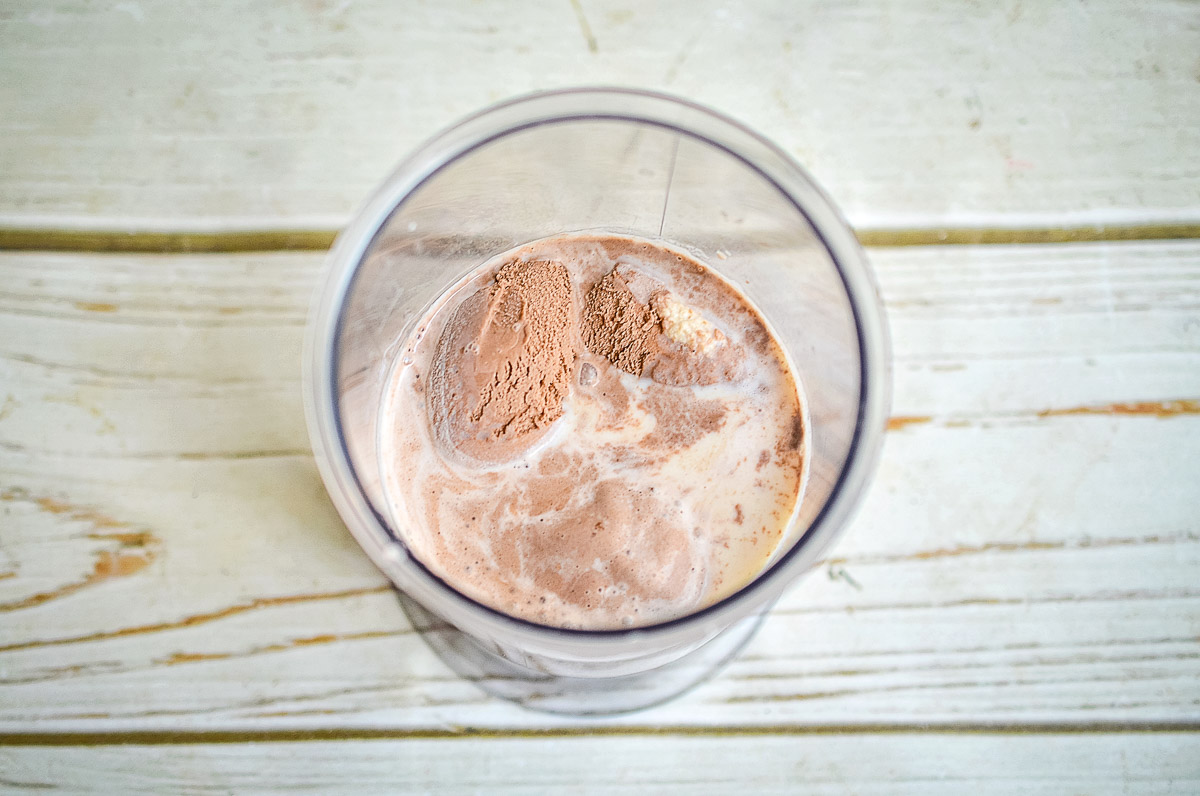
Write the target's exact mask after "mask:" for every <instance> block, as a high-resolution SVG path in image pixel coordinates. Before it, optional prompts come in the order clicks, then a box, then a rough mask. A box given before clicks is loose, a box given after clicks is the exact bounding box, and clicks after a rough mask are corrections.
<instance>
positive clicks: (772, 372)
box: [380, 235, 806, 629]
mask: <svg viewBox="0 0 1200 796" xmlns="http://www.w3.org/2000/svg"><path fill="white" fill-rule="evenodd" d="M382 411H383V413H384V416H383V422H382V423H381V424H380V427H381V429H382V432H381V434H382V437H381V439H380V451H381V452H382V458H383V481H384V489H385V492H386V495H387V500H388V504H389V509H390V511H391V513H392V519H393V521H394V523H395V526H396V527H397V528H398V529H400V532H401V534H402V536H403V538H404V540H405V542H406V543H407V544H408V545H409V547H410V548H411V550H412V551H413V553H414V554H415V555H416V556H417V558H418V559H420V560H421V561H422V562H423V563H424V564H425V565H426V566H427V567H429V569H430V570H432V571H433V572H434V573H435V574H437V575H439V576H440V577H442V578H443V579H444V580H445V581H446V582H447V583H449V584H450V585H452V586H453V587H454V588H456V589H458V590H459V591H461V592H462V593H464V594H466V595H468V596H470V597H472V598H474V599H476V600H478V601H479V602H482V603H485V604H487V605H490V606H492V607H494V608H496V609H498V610H500V611H503V612H505V613H508V614H512V615H514V616H518V617H522V618H524V619H528V620H530V621H533V622H538V623H541V624H546V625H553V626H557V627H573V628H588V629H611V628H621V627H631V626H638V625H645V624H652V623H656V622H661V621H664V620H667V619H671V618H674V617H677V616H681V615H684V614H687V613H690V612H692V611H694V610H696V609H698V608H701V607H703V606H705V605H708V604H711V603H713V602H715V601H717V600H719V599H721V598H722V597H724V596H727V595H729V594H730V593H732V592H734V591H736V590H737V589H738V588H740V587H742V586H744V585H745V584H746V583H747V582H749V581H750V580H751V579H753V577H754V576H755V575H756V574H757V573H758V572H759V571H761V570H762V568H763V567H764V565H765V564H766V563H767V562H768V561H769V560H770V559H771V557H772V556H773V554H774V553H775V552H776V551H777V550H778V549H779V547H780V543H781V541H782V540H783V536H784V533H785V531H786V530H787V526H788V523H789V520H790V519H791V517H792V515H793V513H794V512H795V510H796V507H797V505H798V503H799V500H800V496H801V493H802V491H803V481H804V474H805V472H806V466H805V456H804V439H805V425H806V423H805V414H804V409H803V402H802V400H801V397H800V391H799V388H798V384H797V381H796V379H795V376H794V375H793V373H792V371H791V369H790V368H789V366H788V365H787V360H786V357H785V356H784V355H783V352H782V350H781V348H780V347H779V344H778V343H777V342H776V340H775V339H774V337H773V336H772V335H771V333H770V331H769V330H768V329H767V326H766V324H765V323H764V322H763V320H762V318H761V317H760V316H759V314H758V313H757V311H756V310H755V309H754V308H753V307H752V306H751V305H750V304H749V302H748V300H747V299H746V298H745V297H744V296H743V295H742V294H741V293H740V291H738V290H737V289H736V288H735V287H733V286H732V285H731V284H730V283H728V282H726V281H725V280H724V279H723V278H721V277H720V276H718V275H717V274H715V273H714V272H713V271H711V270H709V269H708V268H706V267H705V266H704V265H702V264H700V263H699V262H697V261H696V260H695V259H693V258H692V257H690V256H688V255H687V254H685V253H683V252H681V251H676V250H674V249H671V248H668V247H666V246H664V245H662V244H657V243H650V242H648V241H644V240H639V239H635V238H629V237H618V236H579V235H574V236H572V235H564V236H558V237H553V238H546V239H543V240H540V241H535V242H533V243H530V244H527V245H525V246H522V247H520V248H518V249H515V250H512V251H509V252H506V253H504V254H502V255H500V256H498V257H495V258H493V259H492V260H491V261H489V262H488V263H486V264H484V265H483V266H481V267H480V268H479V269H478V270H477V271H476V272H475V273H473V274H471V275H470V276H468V277H467V278H466V279H464V280H463V281H462V282H461V283H460V284H459V285H458V286H457V287H455V288H453V289H451V290H450V291H448V292H447V293H446V295H444V296H443V297H442V298H441V299H440V300H439V301H438V302H437V303H436V304H435V306H434V307H433V308H432V309H431V310H430V312H429V314H428V316H427V317H426V318H424V319H423V320H422V322H421V323H419V324H418V325H417V332H416V334H415V335H414V336H413V338H412V339H410V340H409V341H408V342H407V344H406V345H405V347H404V349H403V350H402V351H401V354H400V356H398V357H397V365H396V368H395V370H394V373H393V376H392V380H391V386H390V388H389V389H388V391H387V394H386V396H385V400H384V402H383V407H382Z"/></svg>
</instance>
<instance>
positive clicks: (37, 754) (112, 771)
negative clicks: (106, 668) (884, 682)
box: [0, 733, 1200, 796]
mask: <svg viewBox="0 0 1200 796" xmlns="http://www.w3.org/2000/svg"><path fill="white" fill-rule="evenodd" d="M1197 755H1200V741H1198V740H1197V736H1196V735H1192V734H1182V733H1162V734H1159V733H1150V734H1128V733H1125V734H1122V733H1113V734H1111V735H1109V734H1102V735H1087V734H1084V735H1071V734H1066V735H1064V734H1040V733H1039V734H969V735H957V734H943V733H927V734H905V733H898V734H890V733H889V734H875V733H852V734H846V735H837V734H812V735H801V736H778V735H768V736H750V737H687V736H676V735H655V736H650V737H645V736H639V735H632V736H620V735H618V736H601V737H571V738H470V739H403V740H357V741H343V742H328V741H324V742H298V743H224V744H203V743H198V744H187V745H168V746H137V745H133V746H101V747H95V746H87V747H71V746H66V747H49V748H47V747H42V748H36V747H34V748H29V747H25V748H13V749H0V772H3V774H2V779H0V788H5V789H12V790H13V791H15V792H20V793H24V792H26V791H29V792H37V793H53V792H57V791H66V792H69V793H112V792H114V790H116V789H117V788H116V786H118V785H119V786H120V791H121V792H122V793H155V794H157V793H183V792H186V793H212V792H217V793H229V792H254V793H296V792H298V791H301V792H303V791H312V792H315V793H435V792H436V793H448V794H455V793H464V794H465V793H488V794H493V793H495V794H520V795H521V796H524V795H525V794H530V793H562V792H563V791H564V790H570V791H571V792H572V793H583V794H593V793H631V794H641V793H647V792H653V793H656V794H657V793H663V794H687V796H693V795H697V794H699V795H703V794H726V793H730V792H742V791H747V792H753V793H817V794H846V793H855V794H887V795H888V796H890V795H891V794H921V795H922V796H926V795H927V794H947V795H950V794H953V795H954V796H957V794H962V793H974V794H1011V793H1022V794H1047V795H1049V794H1054V795H1055V796H1057V794H1062V793H1087V794H1094V795H1095V796H1100V795H1101V794H1128V793H1161V794H1190V793H1195V792H1196V791H1197V790H1198V789H1200V767H1197V765H1196V757H1197ZM733 761H736V762H733Z"/></svg>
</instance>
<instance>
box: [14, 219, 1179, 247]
mask: <svg viewBox="0 0 1200 796" xmlns="http://www.w3.org/2000/svg"><path fill="white" fill-rule="evenodd" d="M337 234H338V231H337V230H329V229H310V230H305V229H293V230H287V229H280V230H241V231H229V232H146V231H142V232H139V231H128V232H122V231H117V230H58V229H38V228H28V229H22V228H0V251H55V252H114V253H135V254H137V253H140V254H184V253H191V254H217V253H220V254H232V253H238V252H259V251H325V250H326V249H328V248H329V247H330V246H331V245H333V241H334V238H336V237H337ZM855 235H856V236H857V237H858V240H859V243H861V244H862V245H863V246H868V247H872V248H883V247H894V246H936V245H957V246H970V245H984V244H1000V245H1003V244H1021V243H1026V244H1029V243H1033V244H1039V243H1090V242H1117V241H1145V240H1186V239H1196V238H1200V224H1188V223H1183V224H1138V225H1105V226H1094V225H1093V226H1074V227H992V228H975V227H932V228H911V229H882V228H881V229H870V228H867V229H859V230H856V232H855Z"/></svg>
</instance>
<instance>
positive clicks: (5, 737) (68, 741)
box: [0, 721, 1200, 748]
mask: <svg viewBox="0 0 1200 796" xmlns="http://www.w3.org/2000/svg"><path fill="white" fill-rule="evenodd" d="M1181 732H1189V733H1200V721H1195V722H1178V721H1176V722H1095V723H1090V724H1052V723H1045V724H900V723H897V724H813V725H790V724H780V725H750V726H725V727H695V726H675V727H671V726H642V725H601V726H593V727H551V728H511V729H506V728H486V727H454V728H450V729H400V728H380V727H340V728H328V729H305V730H187V731H170V730H167V731H159V730H133V731H115V732H105V731H98V732H30V733H0V748H2V747H5V746H112V745H139V746H180V745H190V744H234V743H297V742H306V741H374V740H408V739H414V740H473V739H521V738H586V737H688V738H729V737H762V736H769V735H780V736H817V735H913V734H920V735H926V736H935V735H994V736H1014V735H1111V734H1114V733H1116V734H1135V733H1136V734H1154V733H1161V734H1167V733H1181Z"/></svg>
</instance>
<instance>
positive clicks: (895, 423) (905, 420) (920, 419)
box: [887, 415, 933, 431]
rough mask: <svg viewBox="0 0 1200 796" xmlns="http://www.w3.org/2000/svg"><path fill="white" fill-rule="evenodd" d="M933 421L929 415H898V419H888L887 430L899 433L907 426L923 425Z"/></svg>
mask: <svg viewBox="0 0 1200 796" xmlns="http://www.w3.org/2000/svg"><path fill="white" fill-rule="evenodd" d="M931 420H933V418H932V417H930V416H929V415H910V416H907V417H906V416H903V415H898V416H896V417H892V418H888V421H887V430H888V431H899V430H900V429H902V428H904V427H906V426H916V425H920V424H922V423H928V422H929V421H931Z"/></svg>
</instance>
